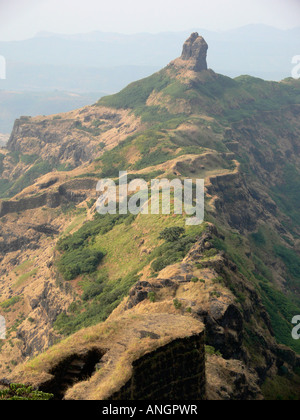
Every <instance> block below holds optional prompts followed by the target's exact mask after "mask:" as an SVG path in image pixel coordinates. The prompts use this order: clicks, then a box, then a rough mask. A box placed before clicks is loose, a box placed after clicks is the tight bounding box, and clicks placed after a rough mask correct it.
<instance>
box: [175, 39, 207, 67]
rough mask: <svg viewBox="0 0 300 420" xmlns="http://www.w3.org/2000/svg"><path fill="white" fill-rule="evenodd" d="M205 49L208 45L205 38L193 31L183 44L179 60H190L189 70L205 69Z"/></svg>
mask: <svg viewBox="0 0 300 420" xmlns="http://www.w3.org/2000/svg"><path fill="white" fill-rule="evenodd" d="M207 50H208V45H207V43H206V41H205V39H204V38H203V37H202V36H199V34H198V33H197V32H194V33H192V35H191V36H190V37H189V38H188V39H187V40H186V41H185V43H184V45H183V50H182V55H181V60H183V61H190V62H191V66H190V69H191V70H194V71H203V70H207V62H206V57H207Z"/></svg>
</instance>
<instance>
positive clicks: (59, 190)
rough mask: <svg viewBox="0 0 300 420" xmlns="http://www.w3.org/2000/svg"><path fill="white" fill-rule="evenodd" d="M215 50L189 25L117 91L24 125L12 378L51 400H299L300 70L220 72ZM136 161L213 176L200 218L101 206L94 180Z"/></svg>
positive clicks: (11, 179) (0, 282) (14, 212)
mask: <svg viewBox="0 0 300 420" xmlns="http://www.w3.org/2000/svg"><path fill="white" fill-rule="evenodd" d="M207 49H208V46H207V43H206V42H205V40H204V39H203V38H202V37H199V35H198V34H197V33H194V34H192V35H191V37H190V38H189V39H188V40H187V41H186V43H185V44H184V47H183V53H182V56H181V57H179V58H178V59H176V60H174V61H172V62H171V63H170V64H169V65H168V66H167V67H166V68H164V69H162V70H161V71H159V72H158V73H155V74H154V75H152V76H150V77H148V78H146V79H143V80H140V81H137V82H135V83H132V84H131V85H129V86H128V87H126V88H125V89H124V90H123V91H121V92H120V93H118V94H116V95H112V96H108V97H104V98H102V99H101V100H100V101H99V102H97V103H96V104H94V105H93V106H88V107H84V108H82V109H79V110H76V111H72V112H69V113H65V114H58V115H54V116H51V117H35V118H25V117H24V118H21V119H19V120H17V121H16V122H15V125H14V129H13V132H12V134H11V136H10V139H9V141H8V144H7V148H6V149H1V155H0V174H1V179H0V194H1V198H2V200H1V202H0V224H1V237H0V253H1V262H0V275H1V277H0V293H1V298H0V313H1V315H3V316H4V317H5V319H6V323H7V339H6V340H4V341H1V342H0V343H1V353H0V358H1V363H0V364H1V366H0V377H5V378H8V380H9V381H17V382H22V383H26V384H32V385H34V386H36V387H38V388H39V389H41V390H43V391H45V392H52V393H54V394H55V398H56V399H62V398H65V399H102V398H112V399H122V398H123V399H124V398H127V399H147V398H160V397H161V396H162V395H163V396H164V397H165V398H172V397H173V398H174V399H176V398H179V397H180V396H181V397H184V398H186V399H189V398H190V399H205V398H208V399H263V398H266V399H274V398H275V399H276V398H278V399H298V398H299V396H300V378H299V369H300V358H299V356H298V354H299V352H300V344H299V341H297V340H293V338H292V335H291V331H292V328H293V325H292V323H291V320H292V318H293V317H294V316H295V315H299V314H300V283H299V280H300V242H299V235H300V229H299V194H298V191H299V186H300V174H299V167H300V166H299V163H300V162H299V151H300V149H299V135H300V122H299V121H300V119H299V113H300V82H299V81H296V80H293V79H286V80H283V81H282V82H280V83H277V82H266V81H263V80H261V79H257V78H253V77H249V76H240V77H238V78H236V79H231V78H228V77H225V76H222V75H220V74H216V73H215V72H214V71H213V70H210V69H208V66H207V61H206V55H207ZM124 170H127V171H128V174H129V178H130V180H132V179H135V178H141V177H142V178H143V179H145V180H146V181H147V182H150V180H151V179H154V178H169V179H174V178H181V179H185V178H193V179H196V178H202V179H203V178H204V179H205V188H206V198H205V202H206V214H205V222H204V223H203V224H202V225H200V226H191V227H188V226H185V215H180V216H179V215H173V214H171V215H156V216H153V215H142V214H139V215H137V216H133V215H106V216H100V215H98V214H97V213H96V208H95V207H96V205H95V203H96V199H97V193H96V183H97V181H98V180H99V179H100V178H106V177H110V178H113V179H115V180H116V182H117V181H118V176H119V171H124ZM145 372H147V373H148V374H147V375H145ZM153 390H156V391H157V393H155V392H154V391H153Z"/></svg>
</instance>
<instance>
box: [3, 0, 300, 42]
mask: <svg viewBox="0 0 300 420" xmlns="http://www.w3.org/2000/svg"><path fill="white" fill-rule="evenodd" d="M251 23H263V24H267V25H271V26H275V27H278V28H282V29H288V28H293V27H296V26H300V0H248V1H245V0H147V1H145V0H0V40H17V39H25V38H30V37H32V36H34V35H35V34H36V33H37V32H39V31H49V32H57V33H68V34H69V33H84V32H90V31H95V30H97V31H104V32H121V33H137V32H151V33H157V32H164V31H183V30H189V29H193V28H203V29H211V30H226V29H231V28H236V27H239V26H244V25H247V24H251Z"/></svg>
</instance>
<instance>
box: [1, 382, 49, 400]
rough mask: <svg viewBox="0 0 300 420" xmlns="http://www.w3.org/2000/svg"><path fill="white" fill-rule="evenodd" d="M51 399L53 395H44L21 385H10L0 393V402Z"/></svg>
mask: <svg viewBox="0 0 300 420" xmlns="http://www.w3.org/2000/svg"><path fill="white" fill-rule="evenodd" d="M52 398H53V394H46V393H44V392H41V391H37V390H35V389H34V388H33V387H31V386H26V385H21V384H10V385H9V386H8V387H7V389H5V390H4V391H0V400H10V401H28V400H34V401H48V400H51V399H52Z"/></svg>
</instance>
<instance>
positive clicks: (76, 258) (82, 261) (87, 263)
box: [58, 248, 104, 280]
mask: <svg viewBox="0 0 300 420" xmlns="http://www.w3.org/2000/svg"><path fill="white" fill-rule="evenodd" d="M103 257H104V254H103V253H102V252H101V251H94V250H91V249H87V248H85V249H81V250H78V249H76V250H74V251H71V252H68V253H66V254H64V255H63V256H62V257H61V259H60V260H59V262H58V269H59V271H60V272H61V274H62V275H63V277H64V279H65V280H73V279H75V278H76V277H78V276H79V275H80V274H90V273H93V272H94V271H95V270H96V269H97V267H98V265H99V264H100V262H101V260H102V259H103Z"/></svg>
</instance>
